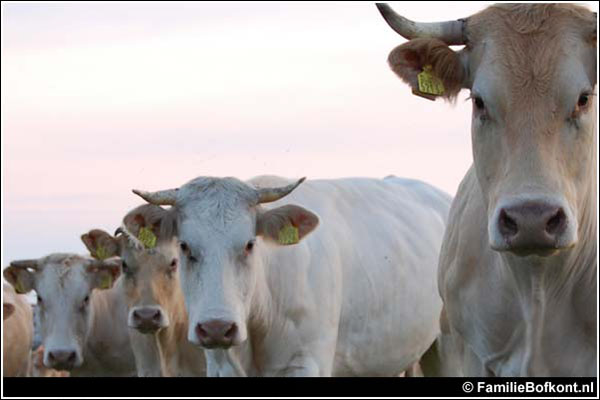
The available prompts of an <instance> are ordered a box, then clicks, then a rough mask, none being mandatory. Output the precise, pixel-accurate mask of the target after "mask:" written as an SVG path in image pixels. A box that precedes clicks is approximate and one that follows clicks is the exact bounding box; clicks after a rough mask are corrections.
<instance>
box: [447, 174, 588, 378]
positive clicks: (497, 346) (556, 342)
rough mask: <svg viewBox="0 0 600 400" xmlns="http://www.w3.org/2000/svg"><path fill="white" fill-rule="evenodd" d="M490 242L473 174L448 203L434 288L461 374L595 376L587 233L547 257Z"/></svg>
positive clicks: (480, 197)
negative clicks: (511, 251) (508, 251)
mask: <svg viewBox="0 0 600 400" xmlns="http://www.w3.org/2000/svg"><path fill="white" fill-rule="evenodd" d="M590 223H591V221H590ZM588 239H589V240H588ZM488 240H489V238H488V235H487V214H486V212H485V208H484V203H483V201H482V196H481V191H480V189H479V187H478V184H477V180H476V177H475V174H474V171H473V170H471V171H470V172H469V173H468V174H467V176H466V177H465V179H464V180H463V182H462V184H461V186H460V189H459V191H458V194H457V197H456V199H455V202H454V203H453V206H452V209H451V212H450V217H449V224H448V228H447V232H446V236H445V239H444V245H443V247H442V252H441V256H440V288H441V289H440V290H441V293H442V297H443V299H444V302H445V306H444V307H445V311H446V313H447V317H448V319H449V321H451V324H450V331H451V332H452V334H453V336H454V337H455V338H456V340H457V345H458V346H459V348H460V349H461V352H462V354H463V360H464V365H463V368H464V373H465V375H467V376H472V375H478V376H489V375H492V376H532V375H544V376H595V375H596V373H597V371H596V332H597V324H596V274H597V259H596V244H595V239H594V238H593V236H591V235H590V236H588V237H585V238H584V239H583V240H582V242H581V243H580V244H579V245H577V246H576V247H574V248H572V249H570V250H569V251H568V252H563V253H562V254H559V255H557V256H554V257H553V258H552V259H550V260H545V259H541V258H538V257H536V256H530V257H528V258H523V259H521V258H516V257H511V256H510V255H508V256H507V255H505V254H502V253H498V252H496V251H494V250H492V249H491V248H489V246H487V243H488Z"/></svg>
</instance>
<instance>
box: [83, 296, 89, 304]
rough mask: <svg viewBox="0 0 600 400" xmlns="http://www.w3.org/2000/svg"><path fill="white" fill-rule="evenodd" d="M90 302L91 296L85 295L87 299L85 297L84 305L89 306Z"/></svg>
mask: <svg viewBox="0 0 600 400" xmlns="http://www.w3.org/2000/svg"><path fill="white" fill-rule="evenodd" d="M88 304H90V296H89V295H88V296H85V299H83V305H84V306H87V305H88Z"/></svg>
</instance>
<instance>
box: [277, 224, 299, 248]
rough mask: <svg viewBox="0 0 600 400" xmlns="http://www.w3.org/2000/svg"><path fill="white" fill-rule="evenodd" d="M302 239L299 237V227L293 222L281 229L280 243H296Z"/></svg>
mask: <svg viewBox="0 0 600 400" xmlns="http://www.w3.org/2000/svg"><path fill="white" fill-rule="evenodd" d="M299 241H300V239H299V238H298V228H296V227H295V226H294V225H292V224H287V225H286V226H284V227H283V228H281V230H280V231H279V238H278V242H279V244H296V243H298V242H299Z"/></svg>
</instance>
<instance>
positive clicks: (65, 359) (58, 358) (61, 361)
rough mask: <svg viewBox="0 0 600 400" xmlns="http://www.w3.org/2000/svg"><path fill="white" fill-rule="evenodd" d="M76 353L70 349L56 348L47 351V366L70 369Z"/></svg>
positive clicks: (73, 363)
mask: <svg viewBox="0 0 600 400" xmlns="http://www.w3.org/2000/svg"><path fill="white" fill-rule="evenodd" d="M76 361H77V353H76V352H75V350H71V349H57V350H52V351H48V362H49V364H50V365H49V366H50V367H51V368H54V369H58V370H70V369H73V367H74V366H75V362H76Z"/></svg>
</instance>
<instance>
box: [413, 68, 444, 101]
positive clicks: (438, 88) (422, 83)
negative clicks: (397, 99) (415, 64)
mask: <svg viewBox="0 0 600 400" xmlns="http://www.w3.org/2000/svg"><path fill="white" fill-rule="evenodd" d="M417 80H418V82H419V91H420V92H421V93H425V94H432V95H434V96H441V95H443V94H444V84H443V83H442V81H441V80H440V79H439V78H438V77H437V76H435V75H433V72H432V67H431V65H425V66H424V67H423V71H422V72H420V73H419V74H418V75H417Z"/></svg>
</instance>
